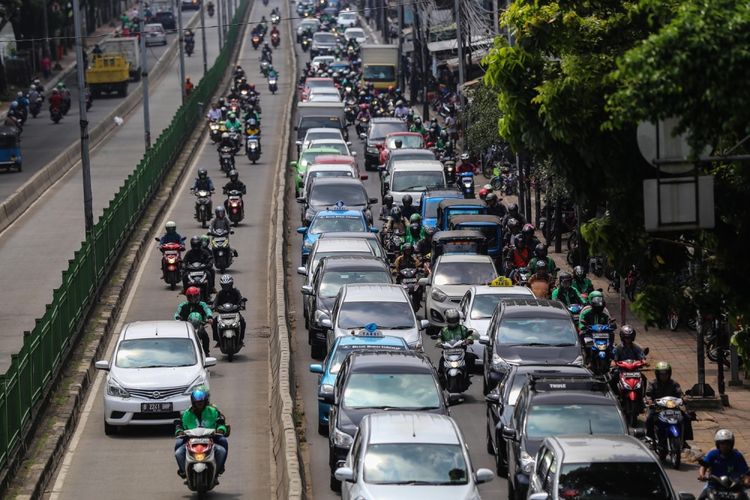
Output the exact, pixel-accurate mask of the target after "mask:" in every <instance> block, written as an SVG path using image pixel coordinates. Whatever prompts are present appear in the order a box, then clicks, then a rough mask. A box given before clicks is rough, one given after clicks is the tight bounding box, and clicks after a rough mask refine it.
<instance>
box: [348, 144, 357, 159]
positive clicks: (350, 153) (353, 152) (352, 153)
mask: <svg viewBox="0 0 750 500" xmlns="http://www.w3.org/2000/svg"><path fill="white" fill-rule="evenodd" d="M349 145H350V146H351V142H350V143H349ZM349 155H350V156H351V157H352V158H356V157H357V152H356V151H350V152H349Z"/></svg>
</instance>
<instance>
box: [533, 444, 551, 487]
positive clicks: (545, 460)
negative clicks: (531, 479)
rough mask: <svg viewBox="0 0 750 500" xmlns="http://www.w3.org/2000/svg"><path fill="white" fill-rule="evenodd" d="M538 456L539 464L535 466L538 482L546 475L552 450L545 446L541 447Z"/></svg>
mask: <svg viewBox="0 0 750 500" xmlns="http://www.w3.org/2000/svg"><path fill="white" fill-rule="evenodd" d="M540 456H541V460H540V461H539V465H538V466H537V469H536V473H537V477H538V478H539V482H542V481H544V478H545V477H546V476H547V471H548V470H549V466H550V464H551V463H552V451H551V450H549V449H547V448H542V451H541V453H540Z"/></svg>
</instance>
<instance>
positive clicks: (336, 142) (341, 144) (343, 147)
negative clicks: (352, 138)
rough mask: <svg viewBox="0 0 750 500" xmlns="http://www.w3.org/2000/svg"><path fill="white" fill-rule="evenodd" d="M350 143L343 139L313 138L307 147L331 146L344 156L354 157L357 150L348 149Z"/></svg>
mask: <svg viewBox="0 0 750 500" xmlns="http://www.w3.org/2000/svg"><path fill="white" fill-rule="evenodd" d="M351 145H352V143H351V142H347V141H345V140H343V139H313V140H312V141H310V146H309V148H333V149H336V150H338V152H339V153H340V154H342V155H344V156H352V157H356V156H357V152H356V151H352V150H351V149H349V148H350V147H351Z"/></svg>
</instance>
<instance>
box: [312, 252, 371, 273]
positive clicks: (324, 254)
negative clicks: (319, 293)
mask: <svg viewBox="0 0 750 500" xmlns="http://www.w3.org/2000/svg"><path fill="white" fill-rule="evenodd" d="M332 255H372V252H363V251H361V250H358V249H357V250H355V249H347V250H342V251H339V252H316V253H315V257H313V260H312V262H311V263H310V264H311V265H310V274H311V275H312V273H314V272H315V269H317V267H318V264H319V263H320V260H321V259H322V258H323V257H330V256H332Z"/></svg>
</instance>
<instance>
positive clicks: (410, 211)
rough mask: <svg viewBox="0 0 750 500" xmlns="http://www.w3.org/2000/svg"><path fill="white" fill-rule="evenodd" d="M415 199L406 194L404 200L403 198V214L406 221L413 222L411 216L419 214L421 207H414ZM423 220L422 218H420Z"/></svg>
mask: <svg viewBox="0 0 750 500" xmlns="http://www.w3.org/2000/svg"><path fill="white" fill-rule="evenodd" d="M413 201H414V200H413V199H412V197H411V195H410V194H405V195H404V197H403V198H401V205H402V207H401V213H402V214H403V215H404V217H405V218H406V219H409V220H411V216H412V215H414V214H419V207H415V206H414V205H412V203H413ZM420 220H421V218H420Z"/></svg>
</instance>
